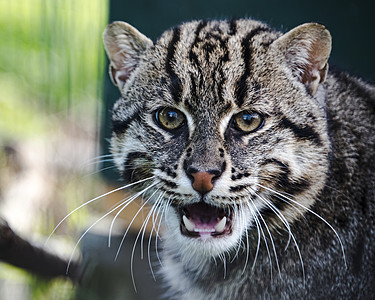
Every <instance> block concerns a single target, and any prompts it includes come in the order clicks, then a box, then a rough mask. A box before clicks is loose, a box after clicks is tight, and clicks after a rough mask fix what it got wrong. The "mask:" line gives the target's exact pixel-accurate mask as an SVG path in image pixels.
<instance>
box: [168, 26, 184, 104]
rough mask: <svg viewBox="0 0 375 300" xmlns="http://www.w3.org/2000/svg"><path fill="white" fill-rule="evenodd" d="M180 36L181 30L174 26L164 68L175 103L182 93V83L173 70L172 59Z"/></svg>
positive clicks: (178, 100)
mask: <svg viewBox="0 0 375 300" xmlns="http://www.w3.org/2000/svg"><path fill="white" fill-rule="evenodd" d="M180 38H181V30H180V27H175V28H174V29H173V35H172V39H171V41H170V42H169V45H168V51H167V57H166V65H165V70H166V72H167V73H168V75H169V78H170V87H169V88H170V92H171V94H172V97H173V100H174V101H175V102H176V103H179V102H180V100H181V95H182V84H181V80H180V78H179V77H178V76H177V74H176V73H175V71H174V70H173V61H174V55H175V51H176V45H177V43H178V42H179V41H180Z"/></svg>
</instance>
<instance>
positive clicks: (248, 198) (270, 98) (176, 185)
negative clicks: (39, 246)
mask: <svg viewBox="0 0 375 300" xmlns="http://www.w3.org/2000/svg"><path fill="white" fill-rule="evenodd" d="M104 41H105V48H106V51H107V54H108V56H109V58H110V76H111V78H112V81H113V83H114V84H115V85H117V86H118V88H119V89H120V91H121V98H120V99H119V100H118V101H117V103H116V104H115V106H114V109H113V136H112V140H111V147H112V152H113V155H114V158H115V162H116V164H117V166H118V169H119V170H120V172H121V174H122V176H123V177H124V179H125V180H126V181H127V182H128V183H134V182H137V181H140V183H139V184H136V185H135V187H136V189H135V190H136V191H138V192H139V191H141V192H140V195H141V194H142V191H143V193H144V195H143V197H144V199H146V200H148V201H149V202H151V203H152V204H153V205H154V206H155V211H156V212H157V213H158V214H159V216H163V217H165V219H166V222H165V227H166V229H165V230H167V231H168V236H169V238H170V241H173V243H175V244H176V245H177V247H179V248H180V249H184V251H188V252H191V253H197V252H200V253H204V254H207V255H208V256H216V255H220V254H221V253H223V252H227V251H230V250H235V249H236V247H237V245H239V244H240V241H241V239H242V238H244V237H245V235H246V232H247V230H248V229H253V230H254V232H258V234H260V233H259V229H260V228H265V227H266V224H267V226H268V227H269V228H271V230H272V229H273V228H279V230H280V229H281V228H282V229H284V230H286V231H288V230H289V228H288V226H289V224H290V223H291V222H293V221H294V220H295V219H297V218H298V217H300V216H301V214H303V212H304V211H305V210H306V209H308V208H309V207H310V206H311V205H312V204H313V203H314V201H315V200H316V198H317V197H318V194H319V192H320V191H321V189H322V188H323V186H324V183H325V179H326V173H327V168H328V162H327V155H328V152H329V142H328V137H327V130H326V119H325V110H324V88H323V86H322V83H323V82H324V80H325V77H326V74H327V69H328V64H327V60H328V56H329V53H330V49H331V38H330V34H329V32H328V31H327V30H326V29H325V28H324V26H322V25H319V24H315V23H310V24H304V25H301V26H299V27H296V28H295V29H293V30H291V31H289V32H288V33H286V34H284V35H282V34H281V33H279V32H276V31H273V30H271V29H270V28H269V27H267V26H265V25H264V24H262V23H259V22H255V21H252V20H237V21H231V22H227V21H208V22H206V21H197V22H190V23H185V24H183V25H181V26H178V27H175V28H173V29H171V30H169V31H166V32H165V33H164V34H163V35H162V36H161V37H160V39H158V40H157V41H156V42H155V43H153V42H152V41H151V40H150V39H148V38H147V37H146V36H144V35H143V34H141V33H140V32H139V31H137V30H136V29H135V28H133V27H132V26H130V25H129V24H126V23H123V22H115V23H112V24H110V25H109V26H108V27H107V29H106V31H105V33H104Z"/></svg>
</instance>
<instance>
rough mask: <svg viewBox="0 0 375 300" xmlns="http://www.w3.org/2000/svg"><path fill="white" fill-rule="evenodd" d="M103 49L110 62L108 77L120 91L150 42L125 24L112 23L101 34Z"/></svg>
mask: <svg viewBox="0 0 375 300" xmlns="http://www.w3.org/2000/svg"><path fill="white" fill-rule="evenodd" d="M103 40H104V47H105V50H106V52H107V55H108V58H109V60H110V66H109V75H110V77H111V79H112V82H113V83H114V84H115V85H116V86H117V87H118V88H119V89H120V90H121V89H122V87H123V86H124V84H125V82H126V81H127V80H128V79H129V77H130V75H131V73H132V72H133V71H134V70H135V69H136V68H137V66H138V63H139V59H140V56H141V54H142V53H143V52H144V51H145V50H146V49H147V48H148V47H151V46H152V45H153V43H152V41H151V40H150V39H149V38H147V37H146V36H145V35H143V34H142V33H140V32H139V31H138V30H137V29H135V28H134V27H133V26H131V25H129V24H127V23H125V22H119V21H117V22H113V23H111V24H109V25H108V26H107V28H106V29H105V31H104V34H103Z"/></svg>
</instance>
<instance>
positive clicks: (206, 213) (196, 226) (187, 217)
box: [182, 203, 227, 238]
mask: <svg viewBox="0 0 375 300" xmlns="http://www.w3.org/2000/svg"><path fill="white" fill-rule="evenodd" d="M182 221H183V223H184V225H185V227H186V229H187V231H188V232H190V233H193V234H197V235H199V236H201V237H202V238H204V237H209V236H211V235H212V234H220V233H222V232H223V231H224V229H225V225H226V222H227V218H226V217H225V216H224V213H223V211H222V210H220V209H218V208H216V207H213V206H210V205H207V204H205V203H198V204H194V205H191V206H189V207H187V208H185V210H184V214H183V216H182Z"/></svg>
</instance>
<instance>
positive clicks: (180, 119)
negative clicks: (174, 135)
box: [155, 107, 185, 130]
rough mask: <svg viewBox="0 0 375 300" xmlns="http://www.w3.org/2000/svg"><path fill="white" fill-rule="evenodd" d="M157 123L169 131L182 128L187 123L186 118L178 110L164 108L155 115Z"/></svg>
mask: <svg viewBox="0 0 375 300" xmlns="http://www.w3.org/2000/svg"><path fill="white" fill-rule="evenodd" d="M155 119H156V122H157V123H158V124H159V125H160V126H161V127H163V128H165V129H167V130H174V129H178V128H180V127H181V126H182V125H184V123H185V116H184V114H183V113H182V112H180V111H179V110H178V109H175V108H172V107H164V108H161V109H159V110H158V111H157V112H156V114H155Z"/></svg>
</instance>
